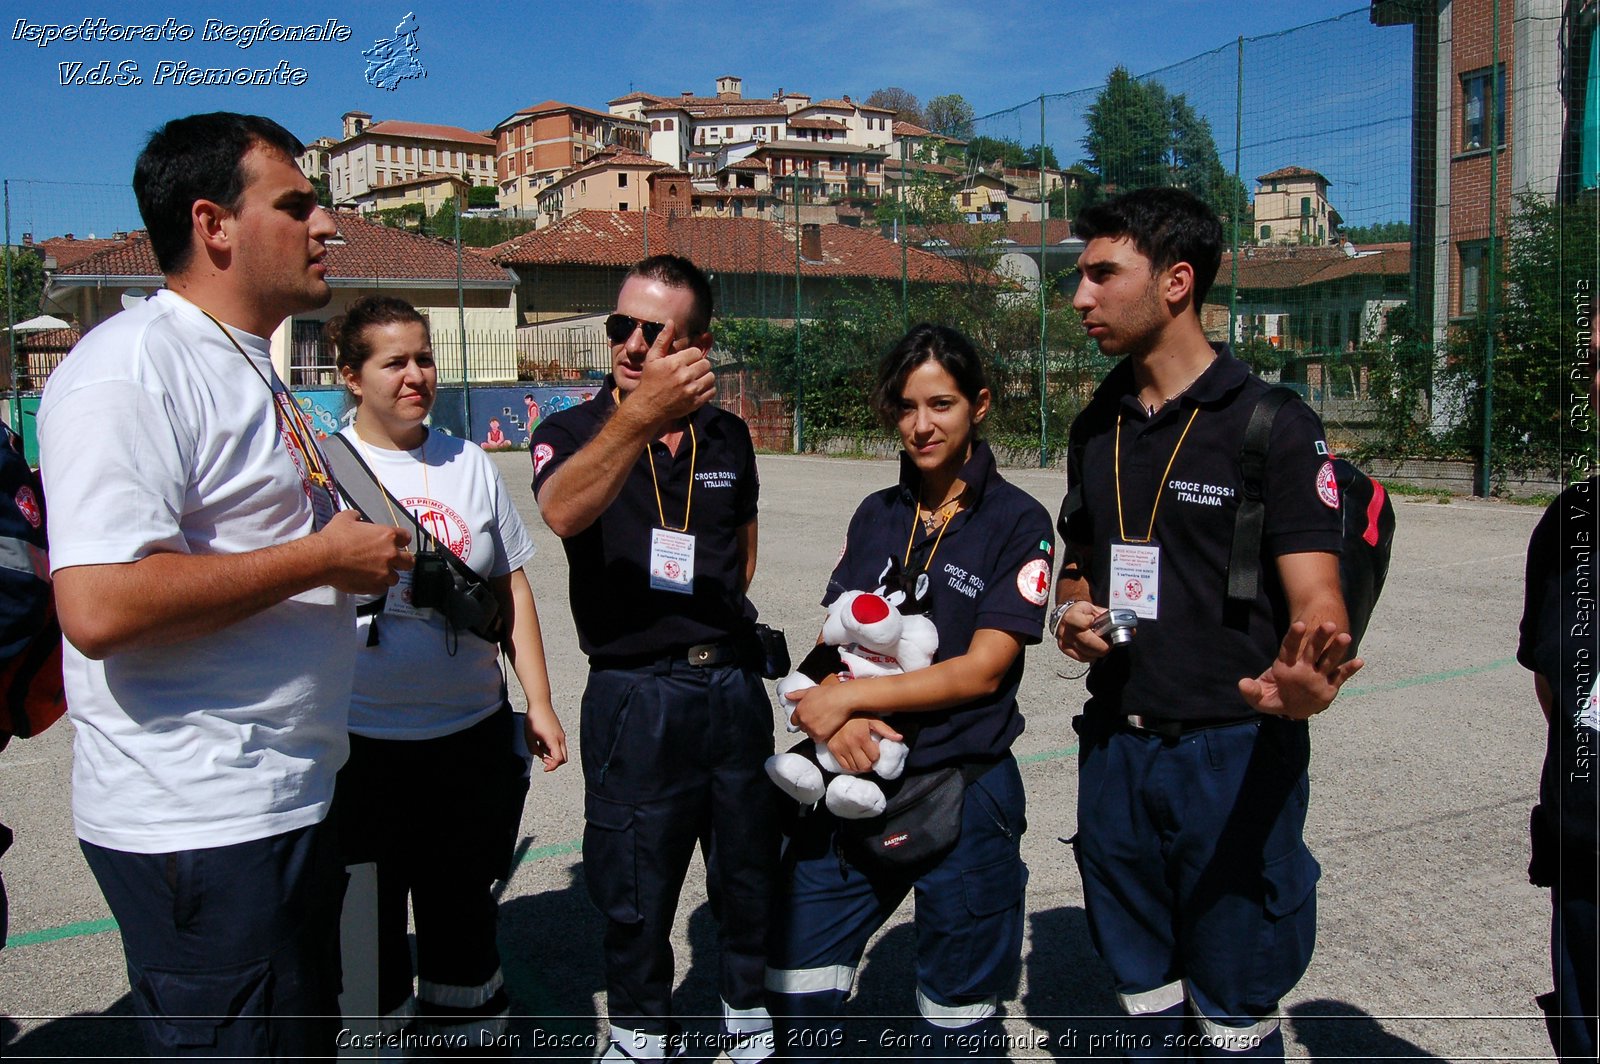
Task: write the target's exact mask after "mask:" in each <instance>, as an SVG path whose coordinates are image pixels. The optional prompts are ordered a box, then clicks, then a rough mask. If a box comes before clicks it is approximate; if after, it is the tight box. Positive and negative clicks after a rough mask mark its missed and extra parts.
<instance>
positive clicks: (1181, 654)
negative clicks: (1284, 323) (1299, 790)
mask: <svg viewBox="0 0 1600 1064" xmlns="http://www.w3.org/2000/svg"><path fill="white" fill-rule="evenodd" d="M1213 346H1215V347H1216V349H1217V358H1216V360H1215V361H1214V362H1212V363H1211V365H1210V366H1208V367H1207V368H1206V370H1205V372H1204V373H1202V374H1201V375H1200V378H1199V379H1198V380H1196V381H1195V382H1194V384H1193V385H1191V386H1190V387H1189V389H1188V390H1187V391H1185V392H1184V393H1183V394H1182V395H1180V396H1179V397H1178V398H1176V399H1174V400H1172V401H1171V402H1168V403H1166V404H1165V405H1163V406H1162V407H1161V409H1160V410H1158V411H1156V414H1155V416H1154V417H1150V416H1148V415H1147V413H1146V412H1145V408H1144V405H1143V404H1142V403H1141V402H1140V400H1139V395H1138V391H1139V389H1138V386H1137V385H1136V383H1135V382H1134V377H1133V365H1132V362H1131V361H1130V360H1128V359H1124V360H1123V361H1122V362H1120V363H1118V364H1117V366H1116V367H1114V368H1113V369H1112V370H1111V372H1110V373H1109V374H1107V375H1106V379H1105V380H1104V381H1103V382H1102V383H1101V385H1100V387H1099V388H1098V389H1096V391H1095V393H1094V397H1093V398H1092V399H1091V400H1090V401H1089V405H1088V406H1086V407H1085V408H1084V409H1083V412H1082V413H1080V414H1079V415H1078V417H1077V419H1076V420H1075V421H1074V422H1073V423H1072V431H1071V435H1070V437H1069V440H1068V449H1067V488H1068V491H1067V497H1066V499H1065V500H1064V501H1063V502H1062V507H1061V520H1060V525H1059V527H1060V531H1061V534H1062V537H1063V538H1064V539H1065V540H1066V541H1067V542H1068V543H1079V544H1087V545H1089V546H1090V547H1091V548H1092V555H1091V559H1092V560H1091V565H1090V570H1089V572H1088V573H1086V574H1085V576H1086V577H1087V578H1088V581H1089V587H1090V591H1091V594H1092V596H1093V601H1094V602H1095V603H1096V604H1097V605H1100V606H1104V605H1106V604H1107V603H1108V602H1109V601H1110V590H1109V589H1110V582H1111V546H1112V544H1113V543H1119V542H1133V541H1137V540H1140V539H1143V538H1144V536H1145V535H1146V531H1147V529H1152V526H1151V515H1152V512H1153V513H1154V526H1153V530H1152V531H1151V534H1152V537H1153V538H1152V542H1153V543H1154V544H1156V545H1158V546H1159V547H1160V548H1161V562H1160V573H1159V575H1158V587H1159V604H1158V607H1159V616H1158V617H1157V618H1156V619H1153V620H1151V619H1143V618H1141V619H1140V621H1139V631H1138V634H1137V635H1135V636H1134V638H1133V642H1132V643H1130V644H1128V645H1127V646H1125V647H1120V648H1117V649H1115V650H1113V651H1112V652H1111V653H1110V654H1109V655H1107V656H1106V657H1105V658H1102V659H1101V660H1099V661H1097V662H1095V663H1094V665H1093V667H1092V668H1091V669H1090V670H1089V679H1088V687H1089V694H1090V701H1089V712H1090V713H1092V714H1097V715H1098V714H1119V713H1138V714H1144V715H1149V716H1158V717H1167V718H1174V719H1188V720H1206V719H1219V718H1228V717H1233V716H1238V717H1241V718H1242V717H1248V716H1250V715H1251V714H1252V713H1253V712H1254V711H1253V710H1252V709H1251V708H1250V706H1249V703H1247V702H1246V701H1245V700H1244V697H1243V696H1242V695H1240V694H1239V689H1238V682H1239V680H1240V678H1242V677H1245V676H1259V675H1260V674H1261V672H1262V671H1263V670H1265V669H1266V667H1267V665H1268V664H1269V663H1270V662H1271V661H1272V659H1273V657H1274V656H1276V655H1277V653H1278V647H1279V644H1280V643H1281V642H1282V640H1283V634H1284V633H1285V632H1286V631H1288V628H1289V624H1290V622H1291V621H1292V620H1293V618H1291V617H1290V616H1289V610H1288V606H1287V604H1286V602H1285V600H1284V594H1283V585H1282V583H1281V581H1280V579H1279V576H1278V567H1277V564H1276V561H1275V559H1276V558H1277V556H1278V555H1280V554H1297V553H1303V552H1308V551H1326V552H1328V553H1330V554H1338V553H1339V552H1340V549H1341V544H1342V539H1343V537H1342V533H1341V518H1340V513H1339V508H1338V495H1337V488H1336V487H1331V483H1332V474H1333V467H1332V465H1331V463H1330V462H1329V456H1328V453H1327V452H1328V448H1327V445H1326V444H1325V443H1324V440H1323V432H1322V422H1321V421H1320V420H1319V419H1318V418H1317V415H1316V414H1315V413H1314V412H1313V411H1312V410H1311V408H1310V407H1308V406H1306V404H1304V403H1300V402H1292V403H1289V404H1288V405H1287V406H1285V407H1284V408H1283V409H1282V410H1280V411H1279V412H1278V416H1277V418H1276V419H1275V420H1274V422H1273V429H1272V436H1271V442H1270V445H1269V450H1268V458H1267V469H1266V475H1265V481H1264V483H1263V485H1262V489H1263V491H1264V493H1265V499H1264V502H1265V507H1266V521H1265V528H1264V530H1263V534H1262V537H1261V576H1262V580H1261V588H1260V590H1259V591H1258V593H1257V595H1256V601H1255V602H1254V603H1253V604H1252V606H1251V608H1250V609H1249V610H1238V609H1226V608H1225V603H1226V601H1227V594H1228V583H1227V579H1228V578H1227V574H1228V559H1229V554H1230V551H1231V550H1232V546H1233V523H1234V515H1235V514H1236V513H1237V511H1238V508H1239V501H1240V492H1241V490H1242V485H1243V476H1242V475H1241V473H1240V470H1239V448H1240V446H1241V444H1242V443H1243V442H1244V431H1245V425H1246V423H1247V422H1248V421H1249V419H1250V414H1251V412H1252V411H1253V410H1254V409H1255V405H1256V402H1257V400H1259V399H1260V397H1261V396H1262V395H1263V394H1264V393H1265V392H1266V391H1267V389H1268V387H1269V386H1268V385H1267V384H1266V383H1265V382H1264V381H1262V380H1261V379H1260V378H1258V377H1255V376H1252V375H1251V373H1250V370H1249V368H1248V367H1247V366H1246V365H1245V364H1244V363H1243V362H1241V361H1239V360H1238V359H1237V358H1234V357H1233V354H1232V352H1231V351H1229V350H1228V348H1227V346H1226V345H1221V344H1218V345H1213ZM1119 415H1120V417H1121V420H1122V427H1121V443H1122V445H1121V452H1122V454H1121V467H1122V473H1121V477H1120V480H1121V492H1122V499H1121V504H1122V522H1123V526H1124V529H1125V532H1126V536H1127V539H1126V540H1124V539H1123V534H1124V532H1123V529H1119V527H1118V516H1117V501H1118V500H1117V490H1118V489H1117V481H1118V477H1117V474H1116V465H1117V459H1116V455H1115V443H1116V436H1117V433H1118V429H1117V419H1118V417H1119ZM1191 416H1192V417H1193V420H1192V422H1191ZM1186 431H1187V435H1186V436H1185V432H1186ZM1180 439H1181V440H1182V443H1181V445H1180V443H1179V441H1180ZM1174 452H1176V454H1174ZM1169 461H1170V462H1171V469H1170V471H1169V470H1168V468H1167V467H1168V462H1169ZM1158 499H1159V503H1158Z"/></svg>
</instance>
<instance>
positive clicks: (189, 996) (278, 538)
mask: <svg viewBox="0 0 1600 1064" xmlns="http://www.w3.org/2000/svg"><path fill="white" fill-rule="evenodd" d="M300 151H301V145H300V142H299V141H298V140H296V139H295V138H294V136H293V135H291V134H290V133H289V132H288V131H287V130H285V129H284V128H283V127H282V126H280V125H278V124H277V123H276V122H273V121H271V120H269V119H265V118H259V117H255V116H251V115H238V114H229V113H217V114H205V115H192V116H190V117H188V118H181V119H176V120H174V121H172V122H169V123H167V124H166V125H165V126H163V127H162V128H161V129H160V130H158V131H157V132H156V133H155V134H154V135H153V136H152V137H151V138H150V141H149V143H148V144H147V145H146V146H145V149H144V151H143V153H142V154H141V155H140V156H139V161H138V163H137V165H136V167H135V170H134V181H133V184H134V192H135V194H136V195H137V197H138V201H139V212H140V214H141V215H142V217H143V218H144V223H145V226H146V228H147V229H148V231H149V234H150V243H151V247H152V248H153V250H154V252H155V255H156V259H157V260H158V262H159V263H160V266H161V271H162V273H163V274H165V276H166V282H167V287H166V289H165V290H163V291H160V292H158V293H156V294H155V295H154V296H153V297H151V298H150V299H147V300H145V301H144V302H142V303H140V304H139V305H137V306H136V307H134V308H132V309H130V310H126V311H123V312H122V313H120V314H118V315H116V316H115V317H113V318H112V319H110V320H109V321H107V322H106V323H104V324H103V325H101V326H99V327H98V328H96V329H94V330H93V331H92V332H90V333H89V335H87V336H86V337H84V338H83V340H82V342H80V343H79V344H78V346H77V347H76V348H75V349H74V350H73V352H72V357H70V358H68V359H67V360H65V361H64V362H63V363H62V364H61V366H60V368H59V369H57V370H56V371H55V372H54V373H53V374H51V377H50V381H49V383H48V384H47V385H46V387H45V391H44V397H43V399H42V401H41V403H40V407H39V439H40V456H41V461H42V466H43V472H44V483H45V489H46V494H47V495H48V497H49V499H50V508H49V517H48V522H49V532H50V545H51V567H52V570H53V575H54V579H55V590H56V603H57V608H58V611H59V614H60V620H61V628H62V631H63V632H64V633H65V635H66V640H67V643H66V647H65V655H64V667H65V681H66V692H67V704H68V706H69V707H70V708H69V710H68V712H69V714H70V716H71V718H72V722H73V724H74V726H75V727H76V730H77V736H76V739H75V741H74V744H73V770H72V811H73V820H74V822H75V824H76V827H77V832H78V837H79V839H80V841H81V844H82V847H83V852H84V855H85V857H86V858H87V859H88V862H89V867H90V869H91V870H92V871H93V872H94V875H95V878H96V879H97V880H98V881H99V884H100V889H101V890H102V891H103V892H104V894H105V896H106V901H107V903H108V904H109V905H110V907H111V912H112V915H113V916H115V917H116V921H117V925H118V928H119V930H120V931H121V934H122V946H123V953H124V956H125V959H126V961H127V967H128V979H129V982H130V984H131V986H132V989H133V1008H134V1011H135V1012H136V1013H137V1014H138V1016H139V1020H140V1030H141V1033H142V1034H143V1036H144V1040H145V1043H146V1046H147V1048H148V1049H149V1051H150V1053H151V1054H152V1055H156V1056H162V1057H175V1056H186V1055H217V1056H238V1057H245V1056H250V1057H265V1056H275V1057H311V1056H323V1055H327V1054H329V1053H331V1052H332V1051H333V1049H334V1041H335V1036H336V1034H337V1031H338V993H339V955H338V942H339V936H338V927H337V922H338V912H339V900H340V895H341V892H342V890H343V882H344V880H343V872H342V869H341V868H340V865H339V859H338V849H337V845H336V842H335V839H334V838H333V836H332V831H331V828H330V826H328V825H326V824H325V823H324V817H325V816H326V814H327V812H328V808H329V803H330V800H331V798H332V795H333V781H334V774H335V772H337V771H338V768H339V766H340V765H341V764H342V763H343V762H344V759H345V754H346V751H347V741H346V737H345V716H346V711H347V708H348V705H349V701H350V685H351V675H352V671H353V668H354V664H355V646H354V645H353V642H352V640H351V639H350V638H349V631H350V628H351V626H352V625H353V624H354V611H353V606H352V601H351V598H350V595H351V594H362V595H367V596H371V595H374V594H378V593H380V592H382V591H383V590H384V589H385V588H387V587H388V586H389V585H391V584H393V583H394V582H395V580H396V578H397V577H396V574H397V572H398V571H399V570H402V569H405V568H408V567H409V566H410V564H411V562H410V556H409V555H408V554H406V553H405V552H404V550H403V549H402V548H403V547H404V546H405V544H406V543H407V542H408V541H409V538H410V537H409V536H408V535H407V534H406V533H405V532H403V531H401V530H400V529H398V528H394V527H390V526H387V525H379V524H370V523H366V522H362V521H360V520H359V519H358V517H357V515H356V514H355V513H354V512H348V511H341V512H338V513H335V512H334V502H333V498H334V495H333V490H332V488H333V485H332V481H331V479H330V478H329V477H328V475H327V473H326V468H325V466H324V464H323V461H322V456H321V453H320V452H319V451H318V449H317V445H316V443H315V440H314V438H313V435H312V432H311V429H310V426H309V424H308V423H307V422H306V420H305V418H304V417H303V416H302V414H301V412H300V409H299V407H298V406H297V404H296V403H295V402H294V400H293V398H292V397H291V396H289V394H288V392H287V391H286V390H285V388H284V386H283V384H282V382H281V381H279V380H278V378H277V375H276V374H275V373H274V372H273V368H272V361H271V357H270V346H269V341H268V339H267V338H268V337H270V336H271V335H272V333H273V332H274V331H275V330H277V328H278V326H279V325H280V324H282V322H283V321H284V319H285V318H287V317H289V316H290V315H292V314H296V313H300V312H303V311H307V310H312V309H315V308H317V307H321V306H323V305H324V304H326V303H327V302H328V298H329V295H330V291H329V288H328V281H327V278H326V274H327V267H326V264H325V262H324V255H325V254H326V248H327V241H328V239H329V238H330V237H331V236H333V235H334V232H335V226H334V223H333V219H332V218H331V217H330V216H329V215H328V214H327V213H326V212H325V211H323V210H322V209H321V208H320V207H318V206H317V197H316V193H315V191H314V190H313V189H312V187H311V184H310V182H308V181H307V180H306V179H305V177H304V175H302V174H301V173H300V169H299V167H298V166H296V165H295V157H296V156H297V155H298V154H299V152H300ZM85 425H93V426H95V431H94V432H90V433H85V432H84V431H83V427H84V426H85Z"/></svg>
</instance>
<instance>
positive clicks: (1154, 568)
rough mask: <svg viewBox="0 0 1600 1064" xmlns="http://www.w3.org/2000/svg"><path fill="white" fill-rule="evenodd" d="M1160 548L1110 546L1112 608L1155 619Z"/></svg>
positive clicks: (1158, 596)
mask: <svg viewBox="0 0 1600 1064" xmlns="http://www.w3.org/2000/svg"><path fill="white" fill-rule="evenodd" d="M1160 590H1161V548H1160V547H1158V546H1156V545H1155V544H1154V543H1113V544H1112V545H1111V603H1110V605H1111V608H1112V609H1114V610H1132V611H1133V612H1134V613H1137V614H1138V615H1139V617H1140V618H1141V619H1143V620H1147V621H1153V620H1155V619H1156V607H1157V605H1158V604H1159V603H1160Z"/></svg>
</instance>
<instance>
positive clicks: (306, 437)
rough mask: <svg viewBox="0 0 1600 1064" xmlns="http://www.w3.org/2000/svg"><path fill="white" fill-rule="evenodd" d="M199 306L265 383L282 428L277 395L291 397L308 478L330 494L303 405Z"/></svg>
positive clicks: (292, 421)
mask: <svg viewBox="0 0 1600 1064" xmlns="http://www.w3.org/2000/svg"><path fill="white" fill-rule="evenodd" d="M197 309H198V310H199V311H200V313H202V314H204V315H205V316H206V317H208V318H210V319H211V323H212V324H213V325H215V326H216V327H217V328H219V329H221V330H222V335H223V336H226V337H227V338H228V342H229V343H230V344H232V345H233V349H234V350H235V351H237V352H239V357H240V358H242V359H244V363H245V365H247V366H249V367H250V369H251V370H252V371H253V372H254V373H255V375H256V376H257V377H258V378H260V380H261V383H262V384H263V385H265V386H266V389H267V394H268V395H269V396H271V398H272V416H273V420H274V421H276V422H277V424H278V425H279V427H282V426H283V425H284V424H285V423H286V422H285V419H284V416H283V407H284V404H283V403H282V402H280V401H279V398H278V397H279V396H280V395H282V396H286V397H287V398H288V406H289V410H290V416H289V418H288V419H287V424H288V426H289V433H290V435H292V436H293V437H294V440H295V443H296V444H298V445H299V447H300V453H301V455H303V456H304V458H305V463H306V477H307V479H309V480H310V481H311V483H312V484H313V485H315V486H316V487H319V488H321V489H323V490H324V491H327V492H329V493H330V494H331V492H332V490H333V477H332V476H331V475H330V474H329V473H328V467H327V465H326V464H325V463H324V462H323V460H322V452H321V451H320V450H318V449H317V445H316V441H315V440H314V439H313V437H312V433H311V426H309V425H307V424H306V420H305V414H304V413H302V412H301V410H300V404H299V403H297V402H295V399H294V394H293V393H292V392H290V391H289V388H288V386H287V385H284V386H283V390H282V391H281V392H280V391H279V390H278V389H277V388H274V387H273V386H272V381H269V380H267V378H266V376H265V375H264V374H263V373H262V372H261V370H260V369H259V368H258V367H257V366H256V364H255V362H254V361H252V360H251V358H250V356H249V355H248V354H247V353H246V352H245V349H244V348H242V347H240V346H239V341H238V340H235V339H234V338H233V333H231V332H229V331H228V327H227V326H226V325H224V324H222V322H220V321H218V320H217V319H216V317H215V316H213V315H212V313H211V312H210V311H209V310H207V309H205V308H204V307H199V308H197ZM272 379H273V380H277V379H278V371H277V370H273V371H272ZM279 383H280V384H282V382H281V381H279Z"/></svg>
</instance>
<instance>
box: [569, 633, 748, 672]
mask: <svg viewBox="0 0 1600 1064" xmlns="http://www.w3.org/2000/svg"><path fill="white" fill-rule="evenodd" d="M748 659H749V654H748V652H747V647H746V646H745V645H744V644H742V643H740V642H738V641H737V640H733V639H724V640H721V641H719V642H715V643H696V644H695V645H694V646H692V647H683V648H681V649H676V650H668V651H664V652H662V653H659V654H630V655H611V654H607V655H596V656H594V657H592V658H590V659H589V667H590V668H591V669H647V668H653V667H657V666H671V665H675V664H677V663H678V662H680V661H681V662H686V663H688V664H690V665H695V666H698V667H700V668H702V669H709V668H713V667H715V666H718V665H738V664H741V663H742V662H745V661H747V660H748Z"/></svg>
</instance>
